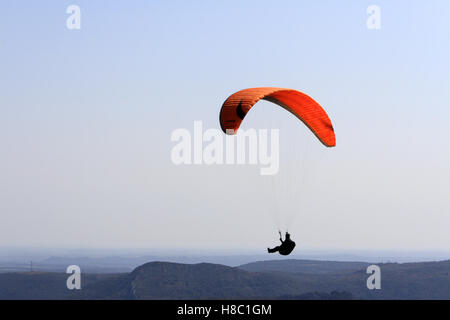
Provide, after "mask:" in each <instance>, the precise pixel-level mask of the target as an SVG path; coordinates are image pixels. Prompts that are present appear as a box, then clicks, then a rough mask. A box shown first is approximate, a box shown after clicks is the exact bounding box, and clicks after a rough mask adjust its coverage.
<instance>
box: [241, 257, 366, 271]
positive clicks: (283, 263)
mask: <svg viewBox="0 0 450 320" xmlns="http://www.w3.org/2000/svg"><path fill="white" fill-rule="evenodd" d="M369 265H370V263H367V262H342V261H317V260H296V259H288V260H270V261H257V262H252V263H247V264H244V265H241V266H239V268H240V269H242V270H246V271H251V272H289V273H306V274H326V273H344V272H355V271H358V270H361V269H366V268H367V267H368V266H369Z"/></svg>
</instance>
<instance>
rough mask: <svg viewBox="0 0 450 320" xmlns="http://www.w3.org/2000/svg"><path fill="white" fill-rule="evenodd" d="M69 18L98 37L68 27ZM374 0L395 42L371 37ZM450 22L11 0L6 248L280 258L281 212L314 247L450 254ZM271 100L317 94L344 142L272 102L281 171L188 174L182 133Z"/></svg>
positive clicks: (255, 6)
mask: <svg viewBox="0 0 450 320" xmlns="http://www.w3.org/2000/svg"><path fill="white" fill-rule="evenodd" d="M71 4H76V5H78V6H79V7H80V9H81V30H69V29H67V27H66V19H67V18H68V17H69V15H68V14H67V13H66V9H67V7H68V6H69V5H71ZM371 4H376V5H378V6H379V7H380V8H381V29H380V30H369V29H368V28H367V26H366V20H367V18H368V15H367V13H366V9H367V7H368V6H369V5H371ZM449 12H450V2H449V1H447V0H442V1H437V0H436V1H411V0H407V1H406V0H405V1H400V0H397V1H350V0H349V1H339V2H338V1H331V0H330V1H298V0H296V1H276V2H275V1H260V0H259V1H129V0H128V1H106V0H102V1H100V0H97V1H87V0H86V1H76V0H73V1H33V2H31V1H17V0H14V1H12V0H2V1H1V2H0V87H1V88H2V89H1V94H0V155H1V156H0V218H1V222H0V246H38V247H39V246H46V247H88V248H91V247H111V248H119V247H122V248H123V247H140V248H165V247H170V248H178V249H179V248H186V249H189V248H204V249H211V248H216V247H217V248H225V249H233V248H238V247H244V248H250V249H255V250H264V248H265V247H266V246H269V245H272V244H273V243H276V241H277V234H276V231H277V226H276V224H275V223H274V221H276V217H277V216H283V215H285V216H293V215H294V213H295V216H296V218H295V221H294V222H293V223H292V224H291V225H290V231H291V233H292V234H293V237H294V240H296V242H297V243H298V245H299V247H298V249H297V250H301V248H305V249H306V248H341V249H344V250H346V249H348V250H350V249H366V248H367V249H435V250H438V249H440V250H449V251H450V232H448V230H449V228H450V197H449V190H450V142H449V138H450V127H449V120H450V104H449V101H450V76H449V74H450V63H449V58H448V57H450V43H449V41H448V39H449V38H450V22H449V21H448V13H449ZM257 86H278V87H287V88H294V89H298V90H300V91H303V92H305V93H307V94H309V95H310V96H312V97H313V98H314V99H315V100H317V101H318V102H319V103H320V104H321V105H322V106H323V107H324V108H325V109H326V110H327V112H328V114H329V116H330V118H331V119H332V121H333V124H334V127H335V131H336V137H337V146H336V148H333V149H327V148H325V147H323V146H322V145H321V144H320V143H319V142H318V141H317V140H315V137H314V136H313V135H312V134H311V133H310V132H308V131H307V130H306V129H305V128H304V126H303V125H302V124H301V122H299V121H298V120H297V119H295V118H294V117H293V116H292V115H290V114H289V113H287V112H286V111H285V110H282V109H280V108H277V107H275V106H272V105H271V104H270V103H268V102H261V103H260V104H258V105H257V108H256V107H255V109H253V110H252V111H251V112H250V113H249V115H248V117H247V118H246V119H245V123H244V124H243V128H267V127H270V126H272V127H275V128H280V130H281V131H280V143H281V155H280V157H281V158H280V161H281V167H280V174H279V175H278V176H277V177H272V178H267V177H266V178H267V179H264V177H261V176H260V175H259V170H258V167H255V166H248V165H240V166H238V165H234V166H230V165H228V166H226V165H211V166H207V165H196V166H183V165H182V166H175V165H174V164H173V163H172V162H171V159H170V154H171V149H172V147H173V146H174V143H173V142H172V141H171V140H170V136H171V133H172V131H173V130H175V129H177V128H187V129H189V130H191V131H192V130H193V123H194V120H201V121H203V125H204V127H205V129H206V128H219V123H218V113H219V110H220V107H221V104H222V103H223V101H224V100H225V99H226V98H227V97H228V96H229V95H230V94H231V93H233V92H235V91H237V90H239V89H243V88H248V87H257ZM306 145H308V146H309V147H308V148H306V147H305V146H306ZM300 158H301V159H303V160H304V162H302V164H301V165H300V164H299V162H297V160H298V159H300ZM305 159H306V160H305ZM303 160H302V161H303ZM305 173H307V175H306V178H305V179H304V180H302V181H303V182H302V183H300V182H299V183H296V181H300V180H297V178H298V179H300V178H302V177H305ZM288 177H289V178H290V179H288ZM270 179H272V180H270ZM272 183H274V184H272ZM280 185H283V186H284V187H286V188H287V189H288V190H289V191H288V195H286V194H284V193H282V192H280V190H279V189H276V186H280ZM274 186H275V188H274ZM280 195H281V198H280V197H279V196H280ZM277 201H278V202H277ZM274 203H275V204H277V203H278V205H279V206H278V210H279V211H280V212H273V211H274V209H273V208H274V206H273V205H274ZM275 208H276V206H275Z"/></svg>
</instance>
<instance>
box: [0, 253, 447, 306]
mask: <svg viewBox="0 0 450 320" xmlns="http://www.w3.org/2000/svg"><path fill="white" fill-rule="evenodd" d="M359 264H360V263H359V262H349V263H348V264H347V265H345V263H344V265H343V264H342V263H341V262H339V263H336V262H332V261H330V262H326V261H320V262H315V261H305V260H281V261H280V260H278V261H262V262H255V263H251V264H248V265H243V266H241V267H239V268H238V267H228V266H224V265H218V264H209V263H200V264H179V263H169V262H151V263H146V264H144V265H142V266H140V267H138V268H136V269H135V270H133V271H132V272H130V273H121V274H108V275H106V274H101V275H100V274H83V275H82V290H79V291H76V290H75V291H70V290H67V289H66V287H65V286H66V279H67V277H68V275H67V274H64V273H36V272H34V273H3V274H0V299H354V298H356V299H447V300H448V299H450V275H449V273H450V261H441V262H423V263H405V264H396V263H389V264H379V266H380V268H381V286H382V289H381V290H368V289H367V287H366V280H367V277H368V276H369V275H368V274H367V273H366V267H367V264H365V263H362V264H361V265H359ZM359 267H362V268H359ZM244 269H247V270H244ZM248 270H252V271H248Z"/></svg>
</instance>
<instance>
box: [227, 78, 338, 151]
mask: <svg viewBox="0 0 450 320" xmlns="http://www.w3.org/2000/svg"><path fill="white" fill-rule="evenodd" d="M261 99H264V100H267V101H270V102H273V103H276V104H278V105H279V106H281V107H283V108H284V109H286V110H288V111H289V112H291V113H292V114H294V115H295V116H296V117H297V118H299V119H300V120H301V121H303V123H304V124H305V125H306V126H307V127H308V128H309V129H310V130H311V131H312V132H313V133H314V134H315V135H316V137H317V138H318V139H319V140H320V141H321V142H322V143H323V144H324V145H325V146H327V147H334V146H335V145H336V137H335V135H334V130H333V125H332V123H331V120H330V118H329V117H328V115H327V113H326V112H325V110H324V109H323V108H322V107H321V106H320V105H319V104H318V103H317V102H316V101H314V100H313V99H312V98H311V97H309V96H308V95H306V94H304V93H302V92H300V91H297V90H293V89H283V88H271V87H263V88H251V89H244V90H241V91H238V92H236V93H234V94H232V95H231V96H230V97H229V98H228V99H227V100H226V101H225V102H224V104H223V105H222V109H221V110H220V126H221V128H222V130H223V131H224V132H225V133H227V134H235V133H236V132H237V130H238V129H239V126H240V125H241V122H242V120H243V119H244V117H245V115H246V114H247V113H248V111H249V110H250V109H251V108H252V107H253V106H254V105H255V104H256V103H257V102H258V101H259V100H261Z"/></svg>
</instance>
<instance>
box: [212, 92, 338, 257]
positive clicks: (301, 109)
mask: <svg viewBox="0 0 450 320" xmlns="http://www.w3.org/2000/svg"><path fill="white" fill-rule="evenodd" d="M259 100H267V101H270V102H272V103H275V104H277V105H279V106H280V107H282V108H284V109H286V110H287V111H289V112H290V113H292V114H293V115H294V116H296V117H297V118H298V119H299V120H301V121H302V122H303V123H304V124H305V125H306V126H307V127H308V128H309V129H310V130H311V132H312V133H313V134H314V135H315V136H316V137H317V139H319V141H320V142H321V143H322V144H323V145H325V146H326V147H334V146H336V137H335V134H334V129H333V124H332V123H331V120H330V118H329V117H328V115H327V113H326V112H325V110H324V109H323V108H322V107H321V106H320V105H319V104H318V103H317V102H316V101H315V100H313V99H312V98H311V97H310V96H308V95H306V94H304V93H302V92H300V91H297V90H293V89H285V88H274V87H261V88H250V89H244V90H241V91H238V92H236V93H234V94H232V95H231V96H229V97H228V98H227V99H226V100H225V102H224V103H223V105H222V108H221V110H220V116H219V120H220V126H221V128H222V131H223V132H225V133H226V134H229V135H234V134H236V133H237V131H238V129H239V127H240V125H241V123H242V121H243V120H244V118H245V116H246V115H247V113H248V112H249V111H250V109H251V108H252V107H253V106H254V105H255V104H256V103H257V102H258V101H259ZM279 233H280V241H281V245H280V246H277V247H275V248H273V249H270V248H268V249H267V251H268V252H269V253H274V252H278V253H280V254H281V255H289V254H290V253H291V252H292V250H294V247H295V242H294V241H292V240H291V238H290V234H289V233H288V232H286V236H285V240H284V241H283V240H282V237H281V232H279Z"/></svg>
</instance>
